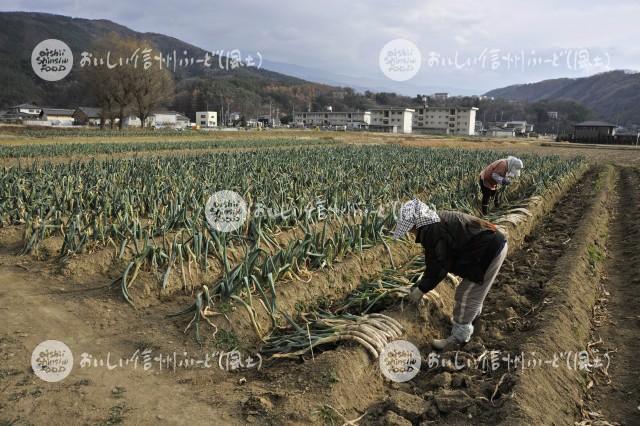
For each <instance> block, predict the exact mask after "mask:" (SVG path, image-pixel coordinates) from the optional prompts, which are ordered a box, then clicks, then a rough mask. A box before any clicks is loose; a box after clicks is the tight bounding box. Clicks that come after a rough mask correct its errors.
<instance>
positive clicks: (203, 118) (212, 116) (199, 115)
mask: <svg viewBox="0 0 640 426" xmlns="http://www.w3.org/2000/svg"><path fill="white" fill-rule="evenodd" d="M196 125H198V126H200V127H202V128H209V127H218V113H217V112H216V111H197V112H196Z"/></svg>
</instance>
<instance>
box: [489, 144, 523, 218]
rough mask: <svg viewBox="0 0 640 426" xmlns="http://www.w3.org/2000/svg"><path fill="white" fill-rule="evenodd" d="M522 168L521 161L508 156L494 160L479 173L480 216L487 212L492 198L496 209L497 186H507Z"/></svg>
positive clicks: (518, 174) (497, 202)
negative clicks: (480, 193)
mask: <svg viewBox="0 0 640 426" xmlns="http://www.w3.org/2000/svg"><path fill="white" fill-rule="evenodd" d="M522 168H523V164H522V160H521V159H519V158H516V157H512V156H509V157H507V158H502V159H500V160H496V161H494V162H493V163H491V164H489V165H488V166H487V167H485V168H484V170H482V171H481V172H480V189H481V190H482V214H487V213H488V211H489V202H490V201H491V199H492V198H493V200H494V201H493V203H494V205H495V206H496V207H498V204H499V201H498V197H496V193H497V191H498V185H505V186H506V185H509V184H510V183H511V179H512V178H517V177H519V176H520V171H521V170H522Z"/></svg>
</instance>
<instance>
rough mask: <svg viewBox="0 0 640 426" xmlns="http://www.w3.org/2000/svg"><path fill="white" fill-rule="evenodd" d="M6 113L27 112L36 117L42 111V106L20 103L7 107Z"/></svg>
mask: <svg viewBox="0 0 640 426" xmlns="http://www.w3.org/2000/svg"><path fill="white" fill-rule="evenodd" d="M7 113H8V114H28V115H31V116H33V118H36V117H37V116H39V115H40V113H42V108H40V107H39V106H37V105H33V104H20V105H15V106H12V107H10V108H9V110H8V111H7Z"/></svg>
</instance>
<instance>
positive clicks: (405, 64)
mask: <svg viewBox="0 0 640 426" xmlns="http://www.w3.org/2000/svg"><path fill="white" fill-rule="evenodd" d="M378 64H379V65H380V69H381V70H382V72H383V73H384V75H385V76H387V78H389V79H391V80H394V81H407V80H411V79H412V78H413V77H415V75H416V74H418V71H420V67H421V66H422V55H421V54H420V50H419V49H418V46H416V45H415V44H414V43H413V42H412V41H409V40H405V39H403V38H397V39H395V40H391V41H390V42H389V43H387V44H385V45H384V47H383V48H382V49H381V50H380V55H379V56H378Z"/></svg>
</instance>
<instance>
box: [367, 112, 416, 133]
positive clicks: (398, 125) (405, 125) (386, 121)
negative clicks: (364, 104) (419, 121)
mask: <svg viewBox="0 0 640 426" xmlns="http://www.w3.org/2000/svg"><path fill="white" fill-rule="evenodd" d="M414 112H415V110H413V109H410V108H402V107H388V108H377V109H372V110H371V125H370V126H369V128H370V129H371V130H381V131H385V132H390V133H411V132H412V123H413V122H412V120H413V113H414Z"/></svg>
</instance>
